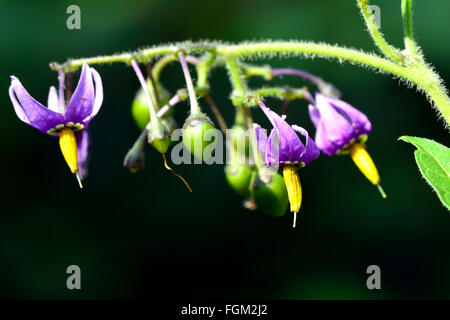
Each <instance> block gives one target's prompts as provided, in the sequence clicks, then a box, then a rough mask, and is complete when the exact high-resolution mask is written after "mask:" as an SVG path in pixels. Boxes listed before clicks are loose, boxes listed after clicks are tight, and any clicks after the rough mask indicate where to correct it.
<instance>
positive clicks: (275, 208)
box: [251, 173, 289, 217]
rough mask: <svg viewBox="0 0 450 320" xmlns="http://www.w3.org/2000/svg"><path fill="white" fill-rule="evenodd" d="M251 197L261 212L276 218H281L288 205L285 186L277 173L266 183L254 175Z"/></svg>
mask: <svg viewBox="0 0 450 320" xmlns="http://www.w3.org/2000/svg"><path fill="white" fill-rule="evenodd" d="M251 196H252V198H253V200H254V201H255V203H256V204H257V206H258V208H259V209H261V211H263V212H264V213H267V214H269V215H272V216H276V217H281V216H283V215H284V214H285V212H286V210H287V207H288V204H289V200H288V195H287V191H286V185H285V184H284V181H283V177H282V176H281V175H280V174H278V173H275V174H273V175H272V177H271V178H270V179H269V181H268V182H267V183H266V182H263V181H262V180H261V177H260V176H259V175H258V174H255V175H254V177H253V181H252V189H251Z"/></svg>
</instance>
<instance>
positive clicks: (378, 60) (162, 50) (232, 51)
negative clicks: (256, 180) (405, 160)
mask: <svg viewBox="0 0 450 320" xmlns="http://www.w3.org/2000/svg"><path fill="white" fill-rule="evenodd" d="M179 48H183V49H184V50H185V51H186V52H190V53H204V52H210V51H211V50H213V51H215V52H216V54H217V55H222V56H224V57H226V58H227V59H228V60H230V59H233V58H234V59H236V58H243V57H245V58H250V57H256V58H264V57H273V55H274V54H279V55H283V56H286V55H291V56H304V57H305V56H306V57H308V58H312V57H316V56H317V57H321V58H333V59H337V60H339V61H348V62H350V63H354V64H359V65H361V66H366V67H371V68H374V69H376V70H379V71H381V72H386V73H390V74H393V75H395V76H397V77H400V78H403V79H405V80H407V81H410V82H411V83H414V84H416V85H417V86H418V87H419V89H421V90H423V91H424V92H425V93H426V94H427V95H428V96H429V97H430V98H431V99H432V100H433V102H434V104H435V106H436V108H437V109H438V110H439V112H440V113H441V114H442V116H443V118H444V119H445V121H446V122H447V124H448V123H449V122H450V100H449V98H448V96H447V92H446V89H445V88H444V87H443V86H442V84H441V83H442V81H441V80H440V79H439V77H438V76H437V75H436V74H434V73H433V72H432V71H431V70H430V69H425V70H426V72H425V74H424V73H420V72H417V70H416V69H414V68H408V67H406V66H402V65H400V64H397V63H395V62H393V61H390V60H387V59H385V58H382V57H380V56H377V55H373V54H368V53H365V52H363V51H361V50H356V49H349V48H345V47H339V46H333V45H329V44H324V43H315V42H304V41H273V42H244V43H240V44H225V43H217V42H201V43H191V42H188V43H178V44H173V45H169V46H162V47H155V48H150V49H144V50H141V51H138V52H137V53H136V54H135V56H139V57H140V59H142V60H145V61H150V60H151V59H153V58H155V57H158V56H161V55H167V54H175V53H176V52H177V50H179ZM132 57H133V55H131V54H121V55H112V56H103V57H96V58H87V59H76V60H69V61H67V62H66V63H64V64H63V65H59V64H56V63H53V64H51V67H52V68H53V69H54V70H60V69H63V70H65V71H74V70H76V69H77V68H79V67H81V66H82V65H83V63H84V62H87V63H89V64H95V63H111V62H118V61H120V62H124V63H129V62H130V61H131V59H132ZM234 70H236V68H233V70H230V71H233V72H234Z"/></svg>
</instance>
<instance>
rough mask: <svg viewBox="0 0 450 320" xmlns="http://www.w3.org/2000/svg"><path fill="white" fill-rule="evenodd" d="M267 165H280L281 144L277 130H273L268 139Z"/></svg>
mask: <svg viewBox="0 0 450 320" xmlns="http://www.w3.org/2000/svg"><path fill="white" fill-rule="evenodd" d="M265 163H266V165H268V166H269V167H273V166H276V165H279V164H280V142H279V139H278V133H277V130H276V129H272V131H271V132H270V135H269V138H268V139H267V145H266V159H265Z"/></svg>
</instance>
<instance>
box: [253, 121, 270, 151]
mask: <svg viewBox="0 0 450 320" xmlns="http://www.w3.org/2000/svg"><path fill="white" fill-rule="evenodd" d="M253 130H254V131H255V136H256V143H257V145H258V149H259V152H261V154H263V155H264V154H265V153H266V146H267V134H266V130H265V129H263V128H261V126H260V125H259V124H257V123H254V124H253Z"/></svg>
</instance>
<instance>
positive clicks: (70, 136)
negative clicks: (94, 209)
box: [9, 63, 103, 187]
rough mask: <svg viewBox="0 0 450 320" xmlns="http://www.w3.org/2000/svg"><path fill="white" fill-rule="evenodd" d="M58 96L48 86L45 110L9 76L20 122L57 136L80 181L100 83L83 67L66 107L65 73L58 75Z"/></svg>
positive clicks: (99, 102) (100, 98) (100, 97)
mask: <svg viewBox="0 0 450 320" xmlns="http://www.w3.org/2000/svg"><path fill="white" fill-rule="evenodd" d="M58 78H59V93H57V91H56V89H55V87H50V92H49V96H48V103H47V107H45V106H43V105H42V104H41V103H39V102H38V101H36V100H35V99H34V98H33V97H31V96H30V94H29V93H28V92H27V91H26V90H25V88H24V87H23V86H22V84H21V83H20V81H19V79H17V78H16V77H15V76H11V85H10V87H9V96H10V98H11V101H12V104H13V106H14V110H15V112H16V114H17V116H18V117H19V119H20V120H22V121H23V122H25V123H27V124H29V125H30V126H32V127H34V128H36V129H38V130H39V131H41V132H43V133H46V134H48V135H50V136H54V137H59V145H60V148H61V151H62V154H63V156H64V159H65V160H66V162H67V165H68V166H69V168H70V171H71V172H72V173H74V174H76V176H77V179H78V181H79V183H80V187H82V185H81V179H82V178H83V177H84V176H85V175H86V172H87V159H88V148H89V137H88V133H87V129H86V127H87V125H88V124H89V122H90V121H91V120H92V119H93V118H94V117H95V116H96V115H97V113H98V112H99V110H100V107H101V105H102V102H103V88H102V80H101V78H100V75H99V74H98V72H97V71H96V70H95V69H93V68H90V67H89V66H88V65H87V64H86V63H85V64H84V65H83V68H82V71H81V75H80V79H79V81H78V85H77V87H76V89H75V91H74V93H73V95H72V96H71V98H70V100H69V102H68V103H67V104H66V103H65V99H64V73H63V72H62V71H60V73H59V77H58Z"/></svg>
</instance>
